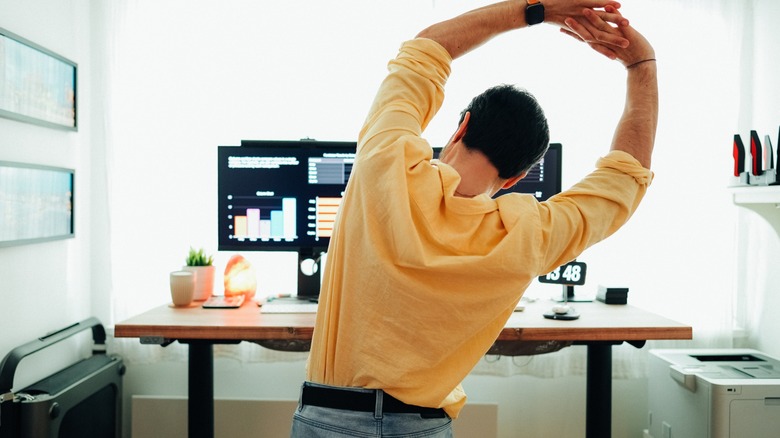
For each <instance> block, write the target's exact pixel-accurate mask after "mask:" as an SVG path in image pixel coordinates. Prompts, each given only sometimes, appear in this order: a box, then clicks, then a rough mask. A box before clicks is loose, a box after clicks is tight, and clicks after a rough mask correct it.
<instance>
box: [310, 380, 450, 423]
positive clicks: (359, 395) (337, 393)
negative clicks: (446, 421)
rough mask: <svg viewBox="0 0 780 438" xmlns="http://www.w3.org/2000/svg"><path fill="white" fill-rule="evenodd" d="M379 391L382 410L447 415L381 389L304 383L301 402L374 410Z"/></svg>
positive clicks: (364, 410) (366, 410)
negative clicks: (408, 402)
mask: <svg viewBox="0 0 780 438" xmlns="http://www.w3.org/2000/svg"><path fill="white" fill-rule="evenodd" d="M378 393H381V394H382V412H385V413H392V414H420V415H421V416H422V417H423V418H444V417H446V416H447V414H446V413H445V412H444V409H441V408H438V409H437V408H426V407H422V406H415V405H409V404H406V403H404V402H402V401H401V400H398V399H397V398H395V397H393V396H391V395H389V394H387V393H385V392H384V391H382V390H379V389H374V390H370V391H349V390H345V389H338V388H323V387H320V386H308V385H304V386H303V392H302V393H301V404H303V405H309V406H319V407H321V408H331V409H343V410H347V411H359V412H374V411H375V409H376V406H377V396H378Z"/></svg>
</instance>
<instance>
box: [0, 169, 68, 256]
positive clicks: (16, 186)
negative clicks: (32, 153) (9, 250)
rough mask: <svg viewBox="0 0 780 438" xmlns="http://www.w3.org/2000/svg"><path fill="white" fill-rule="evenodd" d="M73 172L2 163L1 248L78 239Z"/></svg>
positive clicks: (0, 175)
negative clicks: (75, 237) (75, 227)
mask: <svg viewBox="0 0 780 438" xmlns="http://www.w3.org/2000/svg"><path fill="white" fill-rule="evenodd" d="M73 178H74V171H73V170H72V169H64V168H59V167H50V166H39V165H34V164H23V163H10V162H7V161H0V247H3V246H12V245H24V244H27V243H36V242H43V241H48V240H57V239H68V238H71V237H74V223H73V182H74V181H73Z"/></svg>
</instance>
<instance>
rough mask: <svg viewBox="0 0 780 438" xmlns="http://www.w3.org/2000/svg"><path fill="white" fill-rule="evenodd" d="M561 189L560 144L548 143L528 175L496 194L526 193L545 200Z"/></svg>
mask: <svg viewBox="0 0 780 438" xmlns="http://www.w3.org/2000/svg"><path fill="white" fill-rule="evenodd" d="M560 191H561V144H560V143H550V147H549V148H548V149H547V152H546V153H545V154H544V157H542V159H541V160H540V161H539V163H537V164H536V165H535V166H534V167H532V168H531V170H529V171H528V175H526V177H525V178H523V179H521V180H520V181H519V182H518V183H517V184H515V185H514V186H513V187H511V188H509V189H506V190H500V191H499V192H498V193H496V196H501V195H503V194H504V193H512V192H515V193H528V194H531V195H534V196H535V197H536V199H537V200H539V201H546V200H547V198H549V197H550V196H552V195H555V194H557V193H560Z"/></svg>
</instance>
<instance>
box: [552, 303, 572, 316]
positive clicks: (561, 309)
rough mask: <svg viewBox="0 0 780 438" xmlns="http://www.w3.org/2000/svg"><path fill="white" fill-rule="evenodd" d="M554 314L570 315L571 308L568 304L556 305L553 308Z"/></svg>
mask: <svg viewBox="0 0 780 438" xmlns="http://www.w3.org/2000/svg"><path fill="white" fill-rule="evenodd" d="M552 311H553V313H556V314H558V315H563V314H566V313H569V306H568V305H566V304H556V305H554V306H553V308H552Z"/></svg>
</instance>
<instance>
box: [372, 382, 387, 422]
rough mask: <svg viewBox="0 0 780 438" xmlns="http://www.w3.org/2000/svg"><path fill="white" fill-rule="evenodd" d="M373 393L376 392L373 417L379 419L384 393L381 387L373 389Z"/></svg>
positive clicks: (380, 417)
mask: <svg viewBox="0 0 780 438" xmlns="http://www.w3.org/2000/svg"><path fill="white" fill-rule="evenodd" d="M374 394H376V402H375V403H374V419H376V420H381V419H382V402H383V401H384V398H385V397H384V395H385V392H384V391H382V390H381V389H376V390H374Z"/></svg>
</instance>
